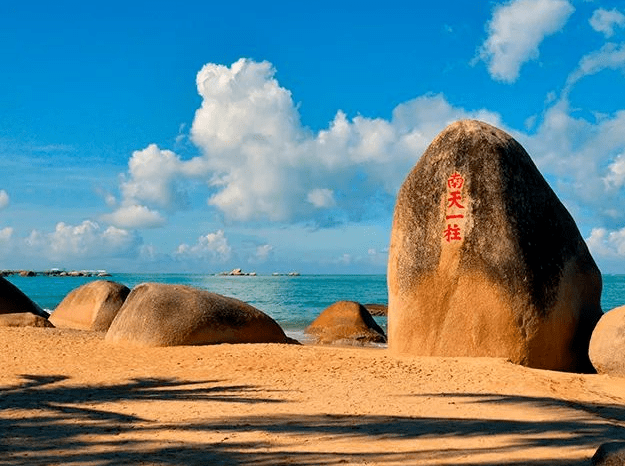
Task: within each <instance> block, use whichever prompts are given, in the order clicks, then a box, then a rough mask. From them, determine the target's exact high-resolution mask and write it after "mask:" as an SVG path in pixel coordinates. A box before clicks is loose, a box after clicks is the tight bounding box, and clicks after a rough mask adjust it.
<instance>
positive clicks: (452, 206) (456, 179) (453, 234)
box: [443, 173, 465, 243]
mask: <svg viewBox="0 0 625 466" xmlns="http://www.w3.org/2000/svg"><path fill="white" fill-rule="evenodd" d="M463 185H464V178H463V177H462V175H460V174H459V173H454V174H453V175H451V176H450V177H449V178H447V203H446V209H445V220H446V227H445V230H444V231H443V238H444V239H445V241H447V242H448V243H451V242H452V241H460V240H462V236H461V233H462V225H463V222H462V220H463V219H464V210H465V205H464V201H463V199H462V186H463ZM452 220H453V221H452Z"/></svg>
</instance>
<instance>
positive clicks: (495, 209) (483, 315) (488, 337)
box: [388, 121, 602, 372]
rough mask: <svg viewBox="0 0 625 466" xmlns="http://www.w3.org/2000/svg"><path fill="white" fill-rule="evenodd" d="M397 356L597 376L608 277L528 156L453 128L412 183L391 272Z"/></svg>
mask: <svg viewBox="0 0 625 466" xmlns="http://www.w3.org/2000/svg"><path fill="white" fill-rule="evenodd" d="M388 286H389V315H388V319H389V324H388V325H389V348H390V349H391V350H392V351H395V352H401V353H409V354H414V355H424V356H492V357H505V358H509V359H511V360H512V361H513V362H515V363H518V364H523V365H526V366H530V367H536V368H544V369H555V370H566V371H584V372H585V371H592V366H591V365H590V361H589V359H588V342H589V340H590V335H591V332H592V329H593V328H594V326H595V324H596V323H597V321H598V320H599V318H600V317H601V314H602V313H601V308H600V304H599V299H600V295H601V274H600V272H599V269H598V268H597V266H596V264H595V262H594V260H593V258H592V257H591V255H590V253H589V251H588V248H587V247H586V244H585V242H584V240H583V238H582V237H581V235H580V233H579V231H578V229H577V226H576V225H575V222H574V220H573V218H572V217H571V215H570V214H569V213H568V211H567V210H566V208H565V207H564V206H563V205H562V203H561V202H560V201H559V199H558V198H557V196H556V195H555V193H554V192H553V191H552V190H551V188H550V187H549V185H548V184H547V182H546V181H545V180H544V178H543V177H542V175H541V174H540V173H539V171H538V169H537V168H536V166H535V165H534V163H533V162H532V160H531V158H530V157H529V155H528V154H527V152H525V150H524V149H523V147H522V146H521V145H520V144H519V143H518V142H517V141H515V140H514V139H513V138H512V137H510V136H509V135H508V134H506V133H505V132H503V131H501V130H499V129H497V128H494V127H493V126H490V125H488V124H486V123H482V122H478V121H460V122H457V123H454V124H452V125H450V126H449V127H447V128H446V129H445V130H444V131H443V132H442V133H441V134H439V135H438V136H437V137H436V138H435V139H434V141H433V142H432V143H431V144H430V146H429V147H428V149H427V150H426V151H425V153H424V154H423V156H422V157H421V159H420V160H419V162H418V163H417V165H416V166H415V167H414V168H413V170H412V171H411V172H410V174H409V175H408V177H407V178H406V180H405V181H404V184H403V185H402V187H401V189H400V191H399V194H398V197H397V203H396V206H395V213H394V218H393V227H392V233H391V245H390V251H389V264H388Z"/></svg>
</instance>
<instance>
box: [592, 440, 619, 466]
mask: <svg viewBox="0 0 625 466" xmlns="http://www.w3.org/2000/svg"><path fill="white" fill-rule="evenodd" d="M590 464H592V466H623V465H625V442H623V441H614V442H607V443H604V444H602V445H601V446H599V448H598V449H597V451H596V452H595V454H594V455H593V457H592V458H591V460H590Z"/></svg>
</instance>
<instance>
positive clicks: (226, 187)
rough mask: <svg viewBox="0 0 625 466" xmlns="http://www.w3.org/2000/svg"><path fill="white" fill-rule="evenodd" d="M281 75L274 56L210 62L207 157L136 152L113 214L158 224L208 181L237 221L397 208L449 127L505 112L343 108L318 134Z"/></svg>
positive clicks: (324, 220) (210, 198) (120, 222)
mask: <svg viewBox="0 0 625 466" xmlns="http://www.w3.org/2000/svg"><path fill="white" fill-rule="evenodd" d="M274 75H275V69H274V68H273V66H272V65H271V64H270V63H268V62H255V61H253V60H248V59H240V60H238V61H237V62H235V63H234V64H232V65H231V66H230V67H228V66H223V65H217V64H212V63H209V64H207V65H205V66H204V67H203V68H202V69H201V70H200V71H199V73H198V75H197V88H198V93H199V94H200V96H201V97H202V104H201V106H200V108H199V109H197V111H196V113H195V118H194V121H193V124H192V127H191V132H190V137H191V140H192V142H193V143H194V144H196V145H197V147H198V148H199V149H200V151H201V155H199V156H196V157H194V158H191V159H189V160H183V159H181V157H180V156H179V155H177V154H176V153H174V152H172V151H169V150H163V149H160V148H159V147H157V146H156V145H150V146H148V147H147V148H145V149H144V150H141V151H136V152H134V153H133V155H132V158H131V159H130V161H129V164H128V166H129V169H128V173H127V174H125V176H124V178H123V181H122V183H121V192H122V196H121V197H122V199H121V201H120V206H119V208H118V210H117V211H116V212H114V213H113V214H111V215H110V216H107V217H104V218H106V220H107V221H109V222H110V223H112V224H113V225H116V226H118V227H128V228H130V227H131V225H132V224H131V223H129V222H128V221H125V220H126V219H127V218H128V215H127V213H128V211H129V209H130V208H131V207H132V206H135V207H132V208H133V209H138V207H137V206H143V207H142V211H141V213H142V215H141V216H138V218H142V219H144V220H145V225H146V226H158V225H159V224H160V218H159V217H158V216H157V215H158V214H160V213H161V212H160V211H159V209H164V210H166V211H175V210H177V209H182V208H184V207H185V205H186V203H187V199H186V197H187V196H186V194H185V187H187V186H188V185H189V183H191V182H194V183H197V182H198V181H201V182H203V183H204V185H205V186H206V187H207V190H208V191H207V202H208V204H209V205H210V206H213V207H215V208H217V209H218V210H220V211H221V212H222V213H223V214H224V216H225V217H226V219H228V220H230V221H232V220H235V221H249V220H261V221H267V220H269V221H277V222H285V223H298V222H304V223H312V224H315V225H318V226H329V225H335V224H337V223H341V222H344V221H350V220H353V221H359V220H361V219H364V218H368V217H372V216H376V217H377V216H379V215H380V213H381V212H383V213H384V214H390V211H392V205H393V199H394V196H395V193H396V191H397V189H398V188H399V186H400V185H401V182H402V181H403V179H404V177H405V176H406V173H407V172H408V171H409V170H410V169H411V168H412V166H413V165H414V164H415V163H416V161H417V160H418V158H419V157H420V156H421V154H422V153H423V151H424V150H425V148H426V147H427V145H428V144H429V143H430V141H431V140H432V139H433V138H434V136H436V134H437V133H438V132H440V131H441V130H442V129H443V128H444V127H445V126H446V125H447V124H449V123H451V122H453V121H455V120H458V119H461V118H479V119H482V120H485V121H488V122H491V123H493V124H496V125H497V124H499V123H500V119H499V116H498V115H497V114H495V113H492V112H488V111H485V110H478V111H472V112H468V111H465V110H463V109H461V108H456V107H453V106H452V105H450V104H449V103H448V102H447V101H446V99H445V97H444V96H442V95H428V96H423V97H419V98H417V99H414V100H411V101H408V102H405V103H403V104H401V105H399V106H397V107H396V108H395V109H394V111H393V118H392V119H391V121H387V120H385V119H382V118H366V117H363V116H356V117H354V118H353V119H351V120H350V119H349V118H348V117H347V115H345V113H343V112H342V111H340V110H339V111H337V113H336V116H335V118H334V119H333V120H332V121H331V122H330V124H329V125H328V127H327V128H325V129H322V130H321V131H318V132H313V131H311V130H310V129H309V128H306V127H304V126H303V125H302V124H301V122H300V118H299V112H298V110H297V106H296V104H295V103H294V102H293V99H292V97H291V93H290V92H289V91H288V90H287V89H285V88H283V87H281V86H280V85H279V83H278V81H277V80H276V79H275V76H274ZM137 223H139V221H138V220H137ZM136 227H137V228H139V227H140V226H139V225H137V226H136Z"/></svg>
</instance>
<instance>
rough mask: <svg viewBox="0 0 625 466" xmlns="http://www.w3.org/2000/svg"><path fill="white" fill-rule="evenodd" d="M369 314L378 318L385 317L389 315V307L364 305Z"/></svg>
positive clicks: (372, 304) (384, 305)
mask: <svg viewBox="0 0 625 466" xmlns="http://www.w3.org/2000/svg"><path fill="white" fill-rule="evenodd" d="M363 306H364V307H365V309H366V310H367V311H369V314H371V315H372V316H376V317H385V316H386V315H387V314H388V306H387V305H386V304H374V303H368V304H363Z"/></svg>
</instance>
